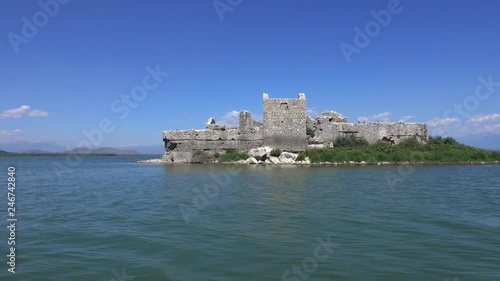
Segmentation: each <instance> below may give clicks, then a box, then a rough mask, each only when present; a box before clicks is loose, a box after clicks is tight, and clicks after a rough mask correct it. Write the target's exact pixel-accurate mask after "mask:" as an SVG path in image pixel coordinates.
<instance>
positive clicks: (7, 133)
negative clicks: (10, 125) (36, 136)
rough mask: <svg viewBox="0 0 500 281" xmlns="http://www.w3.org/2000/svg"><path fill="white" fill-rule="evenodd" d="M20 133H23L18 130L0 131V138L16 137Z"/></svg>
mask: <svg viewBox="0 0 500 281" xmlns="http://www.w3.org/2000/svg"><path fill="white" fill-rule="evenodd" d="M22 133H23V131H22V130H19V129H15V130H0V136H3V137H11V136H16V135H19V134H22Z"/></svg>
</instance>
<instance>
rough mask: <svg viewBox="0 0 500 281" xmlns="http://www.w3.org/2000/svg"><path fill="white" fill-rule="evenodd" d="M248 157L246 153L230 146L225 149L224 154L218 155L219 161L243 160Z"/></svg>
mask: <svg viewBox="0 0 500 281" xmlns="http://www.w3.org/2000/svg"><path fill="white" fill-rule="evenodd" d="M247 158H248V154H246V153H243V152H240V151H239V150H237V149H234V148H231V149H227V150H226V152H225V153H224V154H221V155H220V156H219V161H220V162H235V161H239V160H245V159H247Z"/></svg>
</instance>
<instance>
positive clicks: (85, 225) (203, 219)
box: [0, 156, 500, 281]
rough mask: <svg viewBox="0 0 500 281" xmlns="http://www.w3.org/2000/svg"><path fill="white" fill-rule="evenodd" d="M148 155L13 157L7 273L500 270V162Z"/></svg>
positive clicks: (191, 280)
mask: <svg viewBox="0 0 500 281" xmlns="http://www.w3.org/2000/svg"><path fill="white" fill-rule="evenodd" d="M147 158H148V157H145V156H117V157H84V158H83V161H82V162H81V163H80V164H78V165H77V166H76V167H75V168H67V167H66V168H61V167H65V166H64V165H65V162H66V158H65V157H0V163H1V165H0V168H1V173H0V180H1V182H2V183H1V184H0V186H2V190H1V192H0V194H1V198H2V199H1V201H2V202H1V204H0V205H1V206H2V209H1V212H2V213H3V214H4V215H3V216H2V217H3V219H2V223H3V224H2V226H3V227H2V230H1V233H0V237H1V239H0V243H1V247H0V249H1V251H2V253H1V256H2V257H3V258H2V263H1V266H0V280H22V281H29V280H35V281H38V280H61V281H62V280H92V281H96V280H97V281H99V280H102V281H110V280H116V281H124V280H127V281H128V280H137V281H139V280H141V281H142V280H183V281H184V280H185V281H196V280H294V281H297V280H385V281H387V280H419V281H421V280H439V281H441V280H500V165H496V166H495V165H492V166H489V165H481V166H458V165H457V166H417V167H404V168H401V167H398V166H390V167H379V166H375V167H295V166H290V167H285V166H280V167H276V166H274V167H270V166H267V167H265V166H231V165H176V166H171V165H146V164H134V163H132V162H133V161H134V160H137V159H147ZM58 163H59V164H58ZM9 165H14V166H15V167H16V183H17V185H16V217H17V219H18V221H17V224H16V273H15V274H12V273H9V272H7V269H8V267H9V266H8V265H7V263H6V261H7V258H6V255H8V254H9V253H8V247H7V241H6V239H7V237H8V235H9V232H8V229H7V228H6V227H5V226H6V225H7V222H6V221H7V167H8V166H9ZM54 165H55V167H56V168H57V169H56V170H54V168H53V167H54Z"/></svg>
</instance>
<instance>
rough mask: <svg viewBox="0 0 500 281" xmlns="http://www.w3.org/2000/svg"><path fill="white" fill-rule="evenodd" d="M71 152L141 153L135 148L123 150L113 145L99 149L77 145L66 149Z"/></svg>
mask: <svg viewBox="0 0 500 281" xmlns="http://www.w3.org/2000/svg"><path fill="white" fill-rule="evenodd" d="M65 153H69V154H117V155H129V154H139V153H137V151H135V150H129V149H127V150H121V149H115V148H111V147H101V148H97V149H92V148H88V147H77V148H73V149H71V150H68V151H65Z"/></svg>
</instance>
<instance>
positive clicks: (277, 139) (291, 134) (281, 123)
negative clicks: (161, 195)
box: [163, 94, 427, 162]
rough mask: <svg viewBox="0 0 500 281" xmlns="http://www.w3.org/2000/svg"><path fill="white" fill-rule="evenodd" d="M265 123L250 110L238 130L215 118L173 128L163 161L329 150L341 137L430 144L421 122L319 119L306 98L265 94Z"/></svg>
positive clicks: (334, 115)
mask: <svg viewBox="0 0 500 281" xmlns="http://www.w3.org/2000/svg"><path fill="white" fill-rule="evenodd" d="M263 104H264V120H263V123H260V122H256V121H254V120H253V119H252V116H251V114H250V112H247V111H241V112H240V113H239V117H240V122H239V127H229V126H226V125H222V124H217V123H216V122H215V120H214V119H213V118H210V119H209V120H208V122H207V124H206V130H173V131H165V132H163V141H164V142H165V155H164V159H166V160H168V161H171V162H191V160H192V159H193V154H194V153H195V152H197V151H205V152H207V153H211V154H214V153H216V152H219V153H223V152H224V151H225V150H227V149H237V150H240V151H243V152H248V151H249V150H250V149H252V148H257V147H261V146H269V147H272V148H278V149H281V150H286V151H292V152H299V151H303V150H305V149H306V148H307V147H308V144H309V145H311V147H325V146H326V147H328V146H331V145H333V143H335V140H336V139H337V138H338V137H345V136H355V137H363V138H365V139H366V140H367V141H368V142H369V143H371V144H372V143H375V142H377V141H385V142H387V143H392V144H398V143H400V142H401V141H402V140H404V139H407V138H416V139H417V140H419V141H421V142H427V125H426V124H422V123H402V122H378V123H348V120H347V118H346V117H344V116H342V115H341V114H340V113H338V112H335V111H325V112H323V113H321V114H319V115H318V116H317V117H316V118H315V119H311V118H310V117H309V116H307V114H306V96H305V95H304V94H299V96H298V98H297V99H270V98H269V95H267V94H264V95H263Z"/></svg>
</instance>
